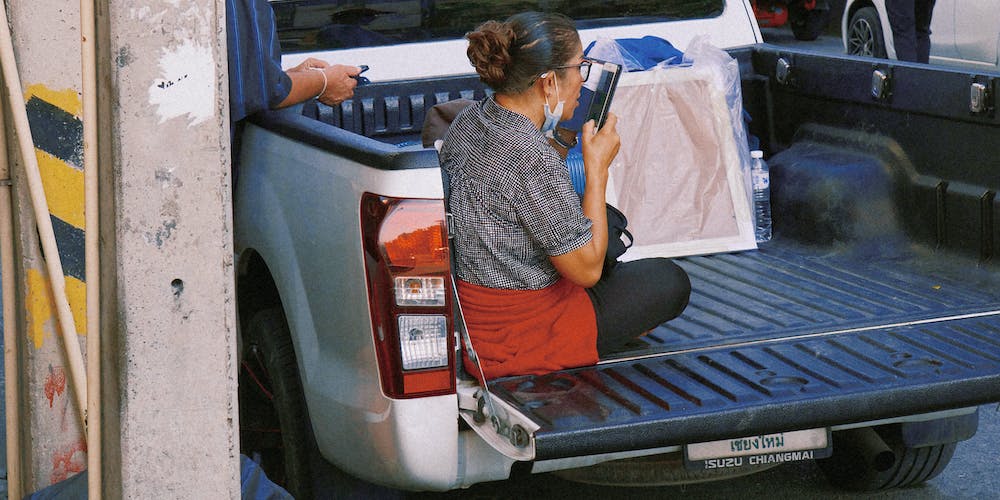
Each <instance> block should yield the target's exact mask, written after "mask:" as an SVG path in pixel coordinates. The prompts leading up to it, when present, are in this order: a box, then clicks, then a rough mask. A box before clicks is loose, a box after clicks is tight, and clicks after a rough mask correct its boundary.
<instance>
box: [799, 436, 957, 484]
mask: <svg viewBox="0 0 1000 500" xmlns="http://www.w3.org/2000/svg"><path fill="white" fill-rule="evenodd" d="M864 431H869V429H865V430H864ZM870 432H873V433H874V432H876V431H870ZM877 434H878V436H879V437H880V438H882V441H883V442H884V448H883V449H882V450H881V451H880V450H877V449H876V450H872V446H871V445H867V444H865V443H863V442H862V441H865V440H864V439H859V436H862V435H863V434H860V433H857V432H851V431H846V432H835V433H833V456H832V457H830V458H825V459H820V460H817V461H816V464H817V465H818V466H819V468H820V470H822V471H823V475H825V476H826V478H827V480H829V481H830V483H831V484H833V485H834V486H837V487H839V488H843V489H847V490H852V491H879V490H887V489H891V488H901V487H906V486H914V485H918V484H920V483H923V482H925V481H928V480H930V479H933V478H934V477H936V476H937V475H938V474H940V473H941V472H942V471H943V470H944V469H945V467H947V466H948V462H949V461H951V457H952V455H953V454H954V453H955V446H956V444H957V443H945V444H939V445H933V446H925V447H920V448H909V447H906V446H904V445H903V443H902V439H900V438H899V436H897V435H895V434H896V433H895V432H893V429H892V428H891V427H889V428H881V429H877Z"/></svg>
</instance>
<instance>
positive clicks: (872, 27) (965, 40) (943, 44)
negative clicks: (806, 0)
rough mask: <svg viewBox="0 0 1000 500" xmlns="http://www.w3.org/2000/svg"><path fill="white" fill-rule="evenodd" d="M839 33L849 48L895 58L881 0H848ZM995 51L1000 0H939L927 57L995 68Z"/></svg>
mask: <svg viewBox="0 0 1000 500" xmlns="http://www.w3.org/2000/svg"><path fill="white" fill-rule="evenodd" d="M842 34H843V40H844V50H845V52H847V53H848V54H853V55H862V56H869V57H883V58H884V57H888V58H890V59H896V48H895V46H894V44H893V39H892V30H891V29H890V27H889V18H888V16H887V15H886V10H885V1H884V0H848V1H847V4H846V5H845V8H844V16H843V21H842ZM998 52H1000V0H937V3H936V4H935V6H934V13H933V17H932V18H931V57H930V62H931V63H933V64H946V65H953V66H971V67H977V68H983V69H997V68H998Z"/></svg>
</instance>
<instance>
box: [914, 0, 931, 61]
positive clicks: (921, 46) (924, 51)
mask: <svg viewBox="0 0 1000 500" xmlns="http://www.w3.org/2000/svg"><path fill="white" fill-rule="evenodd" d="M934 2H935V0H916V4H915V6H914V20H915V25H914V26H915V31H916V40H917V62H922V63H926V62H928V61H930V56H931V17H932V16H933V14H934Z"/></svg>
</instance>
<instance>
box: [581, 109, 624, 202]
mask: <svg viewBox="0 0 1000 500" xmlns="http://www.w3.org/2000/svg"><path fill="white" fill-rule="evenodd" d="M617 124H618V117H617V116H615V114H614V113H608V119H607V121H606V122H604V126H603V127H601V129H600V130H595V128H596V125H595V124H594V121H593V120H589V121H588V122H587V123H585V124H584V125H583V133H582V134H581V136H582V138H581V141H582V148H583V167H584V173H585V174H586V176H587V184H590V183H591V182H594V183H596V184H598V186H595V187H601V191H602V192H603V191H604V189H603V188H604V187H606V186H607V184H608V167H610V166H611V162H612V161H614V159H615V156H617V155H618V149H619V148H621V144H622V142H621V138H620V137H618V130H617V129H616V128H615V127H616V125H617Z"/></svg>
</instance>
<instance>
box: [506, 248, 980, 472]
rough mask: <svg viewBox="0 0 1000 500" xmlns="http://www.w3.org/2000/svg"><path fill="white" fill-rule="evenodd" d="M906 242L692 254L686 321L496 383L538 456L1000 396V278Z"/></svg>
mask: <svg viewBox="0 0 1000 500" xmlns="http://www.w3.org/2000/svg"><path fill="white" fill-rule="evenodd" d="M905 250H906V251H905V253H904V254H892V255H867V254H865V255H857V254H854V253H852V252H851V251H845V250H840V251H837V250H832V249H830V248H828V247H809V246H803V245H794V244H789V243H783V242H781V241H774V242H772V243H768V244H765V245H763V246H762V248H761V249H760V250H758V251H748V252H743V253H739V254H721V255H711V256H700V257H689V258H684V259H680V260H679V261H678V262H679V264H680V265H681V266H682V267H684V269H685V270H686V271H688V273H689V274H690V276H691V282H692V296H691V303H690V305H689V306H688V308H687V310H685V312H684V313H683V314H682V315H681V317H680V318H678V319H676V320H674V321H671V322H669V323H667V324H665V325H662V326H660V327H659V328H657V329H655V330H654V331H653V332H652V333H650V334H649V335H648V336H646V337H645V338H644V339H643V342H642V343H641V344H639V343H637V344H636V345H635V346H633V348H632V349H630V350H627V351H626V352H622V353H620V354H619V356H618V357H617V358H616V359H614V360H607V361H604V362H602V363H601V364H600V365H599V366H597V367H593V368H583V369H577V370H568V371H564V372H560V373H555V374H550V375H545V376H525V377H514V378H507V379H502V380H497V381H493V382H492V383H491V384H490V387H491V389H492V391H493V393H494V394H495V395H496V396H498V397H500V398H502V399H504V400H505V401H507V402H508V403H509V404H511V405H513V406H514V407H516V408H517V409H518V410H519V411H520V412H521V413H523V414H524V415H526V416H529V417H530V418H531V419H532V420H534V421H535V422H536V423H538V424H539V425H540V426H541V428H540V429H539V430H538V431H537V432H536V433H535V446H536V459H546V458H559V457H568V456H578V455H586V454H593V453H604V452H611V451H619V450H621V451H624V450H634V449H644V448H656V447H662V446H670V445H678V444H683V443H690V442H699V441H707V440H713V439H722V438H727V437H739V436H741V435H754V434H758V433H764V432H776V431H780V430H788V429H800V428H813V427H823V426H828V425H832V424H834V423H844V422H859V421H868V420H873V419H879V418H887V417H893V416H900V415H907V414H912V413H920V412H927V411H929V410H933V409H945V408H955V407H961V406H967V405H976V404H980V403H982V402H986V401H992V400H996V399H1000V310H998V309H1000V308H998V304H1000V286H998V285H1000V274H998V273H997V272H996V271H994V270H988V269H983V268H980V267H977V266H976V265H975V263H974V262H968V261H962V259H948V258H942V256H941V255H940V254H937V253H935V252H933V251H929V250H926V249H925V250H921V249H913V250H911V249H905ZM886 395H889V396H888V399H889V400H886V399H885V398H886ZM931 401H933V403H930V402H931ZM570 437H572V439H570Z"/></svg>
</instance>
